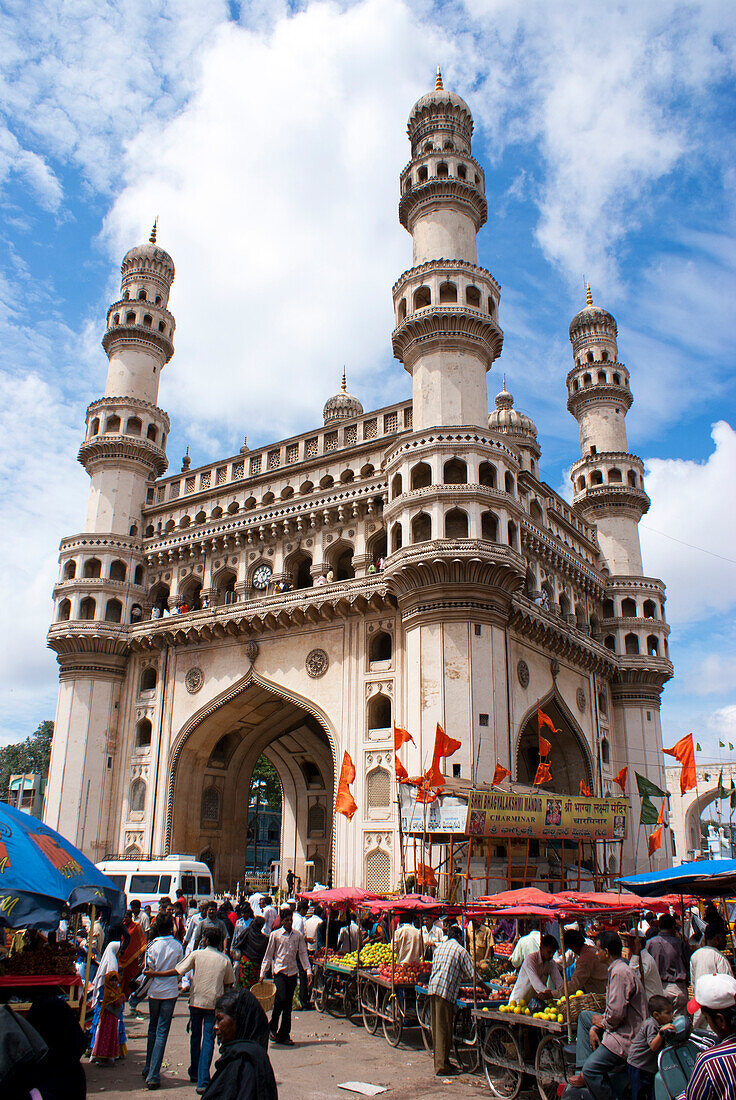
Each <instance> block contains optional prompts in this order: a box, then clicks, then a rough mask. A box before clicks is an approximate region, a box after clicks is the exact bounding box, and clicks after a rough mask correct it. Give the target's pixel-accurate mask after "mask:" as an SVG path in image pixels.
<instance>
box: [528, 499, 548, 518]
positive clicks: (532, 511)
mask: <svg viewBox="0 0 736 1100" xmlns="http://www.w3.org/2000/svg"><path fill="white" fill-rule="evenodd" d="M529 515H530V516H531V518H532V519H533V520H534V522H535V523H540V524H541V523H543V522H544V515H543V513H542V509H541V507H540V504H539V501H538V500H536V499H532V501H531V502H530V504H529Z"/></svg>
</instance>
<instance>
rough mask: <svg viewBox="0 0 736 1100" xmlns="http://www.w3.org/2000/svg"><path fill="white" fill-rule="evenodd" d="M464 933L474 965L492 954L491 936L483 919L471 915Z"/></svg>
mask: <svg viewBox="0 0 736 1100" xmlns="http://www.w3.org/2000/svg"><path fill="white" fill-rule="evenodd" d="M465 934H466V936H467V941H468V951H469V952H470V956H471V958H472V960H473V962H474V963H475V965H476V966H478V964H479V963H482V962H488V960H489V959H490V957H491V955H492V954H493V937H492V936H491V930H490V928H489V927H488V925H487V924H486V923H485V921H480V920H478V918H477V917H473V918H472V919H471V921H470V923H469V924H468V927H467V929H466V933H465Z"/></svg>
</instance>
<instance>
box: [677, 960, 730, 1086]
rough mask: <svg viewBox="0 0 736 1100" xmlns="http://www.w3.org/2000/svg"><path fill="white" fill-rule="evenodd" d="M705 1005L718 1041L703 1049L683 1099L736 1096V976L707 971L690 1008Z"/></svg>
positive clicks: (692, 1012)
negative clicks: (707, 1048)
mask: <svg viewBox="0 0 736 1100" xmlns="http://www.w3.org/2000/svg"><path fill="white" fill-rule="evenodd" d="M698 1009H702V1012H703V1015H704V1016H705V1018H706V1020H707V1021H708V1026H709V1027H710V1029H711V1031H714V1032H715V1033H716V1036H717V1037H718V1044H717V1045H716V1046H714V1047H711V1048H710V1050H706V1051H703V1053H702V1054H701V1055H700V1057H699V1058H698V1060H697V1062H696V1063H695V1069H694V1070H693V1075H692V1077H691V1078H690V1083H689V1084H688V1086H687V1089H686V1090H685V1092H684V1093H683V1094H682V1096H681V1097H680V1100H716V1098H717V1100H736V978H734V977H733V976H732V975H731V974H705V975H704V976H703V977H702V978H699V979H698V981H697V984H696V986H695V996H694V997H693V999H692V1000H691V1001H690V1002H689V1003H688V1006H687V1010H688V1012H689V1013H690V1014H691V1015H693V1014H694V1013H696V1012H697V1011H698Z"/></svg>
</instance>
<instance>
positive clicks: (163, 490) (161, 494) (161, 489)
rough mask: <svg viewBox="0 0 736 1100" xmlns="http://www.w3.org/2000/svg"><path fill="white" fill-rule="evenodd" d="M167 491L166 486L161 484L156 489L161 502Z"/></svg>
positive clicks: (157, 498)
mask: <svg viewBox="0 0 736 1100" xmlns="http://www.w3.org/2000/svg"><path fill="white" fill-rule="evenodd" d="M165 493H166V488H165V486H163V485H159V487H158V488H157V489H156V500H157V501H158V502H159V504H160V503H161V501H162V500H163V499H164V494H165Z"/></svg>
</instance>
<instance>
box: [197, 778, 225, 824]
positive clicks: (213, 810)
mask: <svg viewBox="0 0 736 1100" xmlns="http://www.w3.org/2000/svg"><path fill="white" fill-rule="evenodd" d="M201 817H202V824H203V825H218V824H219V822H220V792H219V790H218V789H217V787H205V789H204V790H203V791H202V814H201Z"/></svg>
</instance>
